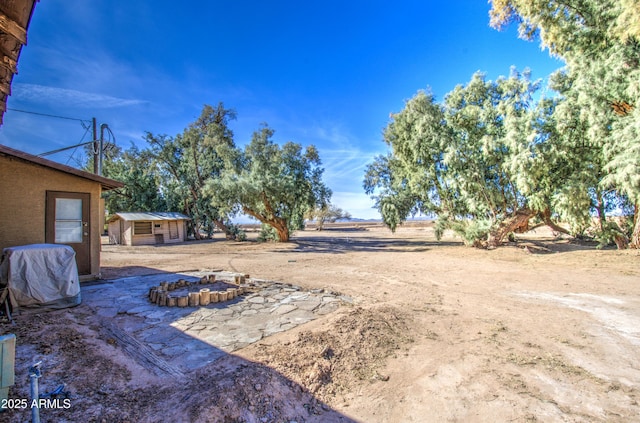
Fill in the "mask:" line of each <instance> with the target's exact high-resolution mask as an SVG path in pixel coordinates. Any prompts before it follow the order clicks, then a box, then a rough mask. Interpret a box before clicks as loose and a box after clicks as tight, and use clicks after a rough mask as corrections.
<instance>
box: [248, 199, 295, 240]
mask: <svg viewBox="0 0 640 423" xmlns="http://www.w3.org/2000/svg"><path fill="white" fill-rule="evenodd" d="M242 211H243V212H244V213H245V214H248V215H249V216H253V217H255V218H256V219H258V220H259V221H260V222H262V223H264V224H266V225H269V226H271V227H273V229H275V230H276V232H277V233H278V241H280V242H289V236H290V234H289V227H288V225H287V221H286V220H285V219H283V218H281V217H273V218H272V219H267V218H266V217H265V216H263V215H261V214H260V213H256V212H255V211H253V210H251V209H249V208H247V207H243V208H242Z"/></svg>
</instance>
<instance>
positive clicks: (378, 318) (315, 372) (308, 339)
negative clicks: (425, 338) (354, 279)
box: [255, 306, 412, 401]
mask: <svg viewBox="0 0 640 423" xmlns="http://www.w3.org/2000/svg"><path fill="white" fill-rule="evenodd" d="M410 322H411V318H410V316H409V315H408V314H407V313H404V312H402V311H400V310H399V309H397V308H394V307H389V306H384V307H379V308H372V309H364V308H361V307H356V308H354V309H352V310H350V311H349V312H348V313H347V314H346V315H343V316H341V317H339V318H338V319H337V320H335V321H333V322H331V326H330V329H327V330H321V331H314V332H309V331H304V332H301V333H299V334H298V338H297V339H295V340H294V341H289V342H282V343H278V344H275V345H260V346H259V348H258V350H257V351H256V354H255V357H256V359H258V360H259V361H261V362H262V363H264V364H265V365H267V366H269V367H271V368H274V369H276V370H278V371H279V372H280V373H282V374H284V375H285V376H287V377H289V378H290V379H292V380H294V381H295V382H297V383H299V384H300V385H302V386H306V387H308V389H309V390H310V391H311V393H313V394H314V395H315V396H316V397H317V398H319V399H320V400H323V401H331V400H332V398H333V397H335V396H336V395H339V394H343V393H345V392H348V391H349V390H350V389H351V388H353V387H354V386H355V385H357V384H360V383H362V382H365V381H375V380H381V381H387V380H388V379H389V376H387V375H385V374H384V373H382V369H383V367H384V365H385V362H386V359H387V358H388V357H390V356H393V355H395V354H396V353H397V352H398V351H399V350H401V349H402V348H403V346H404V345H406V344H407V343H409V342H411V341H412V338H411V336H410V335H409V328H410V326H411V323H410Z"/></svg>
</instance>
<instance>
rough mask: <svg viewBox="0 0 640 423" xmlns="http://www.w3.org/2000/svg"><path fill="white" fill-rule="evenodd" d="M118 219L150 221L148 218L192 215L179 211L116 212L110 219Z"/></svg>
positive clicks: (180, 217) (185, 218)
mask: <svg viewBox="0 0 640 423" xmlns="http://www.w3.org/2000/svg"><path fill="white" fill-rule="evenodd" d="M117 219H122V220H126V221H148V220H191V218H190V217H188V216H185V215H184V214H182V213H178V212H138V213H128V212H127V213H116V214H114V215H113V216H111V218H110V219H109V222H113V221H115V220H117Z"/></svg>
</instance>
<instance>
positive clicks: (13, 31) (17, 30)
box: [0, 12, 27, 45]
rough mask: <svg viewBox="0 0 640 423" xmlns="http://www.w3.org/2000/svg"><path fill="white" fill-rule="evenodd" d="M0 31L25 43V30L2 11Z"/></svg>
mask: <svg viewBox="0 0 640 423" xmlns="http://www.w3.org/2000/svg"><path fill="white" fill-rule="evenodd" d="M0 31H3V32H6V33H7V34H9V35H11V36H13V37H14V38H15V39H17V40H18V41H20V43H21V44H23V45H24V44H27V30H26V29H25V28H23V27H21V26H20V25H19V24H17V23H16V22H15V21H13V20H11V19H10V18H9V17H8V16H7V15H5V14H4V13H2V12H0Z"/></svg>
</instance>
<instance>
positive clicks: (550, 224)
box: [540, 208, 571, 235]
mask: <svg viewBox="0 0 640 423" xmlns="http://www.w3.org/2000/svg"><path fill="white" fill-rule="evenodd" d="M540 216H541V217H542V220H543V221H544V223H545V224H546V225H547V226H548V227H550V228H551V229H553V230H554V231H556V232H560V233H563V234H566V235H571V232H569V231H568V230H566V229H565V228H563V227H562V226H559V225H557V224H556V223H555V222H554V221H553V220H551V209H549V208H547V209H545V210H544V211H543V212H542V213H540Z"/></svg>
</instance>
